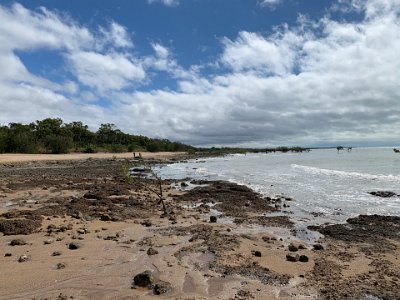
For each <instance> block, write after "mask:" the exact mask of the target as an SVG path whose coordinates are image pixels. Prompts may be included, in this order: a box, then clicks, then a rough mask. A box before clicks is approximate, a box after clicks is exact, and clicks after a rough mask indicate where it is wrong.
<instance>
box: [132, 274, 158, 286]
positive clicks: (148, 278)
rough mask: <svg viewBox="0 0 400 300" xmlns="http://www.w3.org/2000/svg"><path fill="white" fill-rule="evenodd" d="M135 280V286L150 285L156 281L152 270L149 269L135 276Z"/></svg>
mask: <svg viewBox="0 0 400 300" xmlns="http://www.w3.org/2000/svg"><path fill="white" fill-rule="evenodd" d="M133 282H134V285H135V286H140V287H148V286H149V285H152V284H153V283H154V277H153V275H152V274H151V271H148V270H147V271H144V272H143V273H139V274H137V275H136V276H135V277H134V278H133Z"/></svg>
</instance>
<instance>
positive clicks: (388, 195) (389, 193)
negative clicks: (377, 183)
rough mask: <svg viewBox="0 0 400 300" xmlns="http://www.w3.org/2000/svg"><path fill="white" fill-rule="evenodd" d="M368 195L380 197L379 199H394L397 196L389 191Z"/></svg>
mask: <svg viewBox="0 0 400 300" xmlns="http://www.w3.org/2000/svg"><path fill="white" fill-rule="evenodd" d="M368 194H370V195H372V196H376V197H381V198H390V197H396V196H399V195H397V194H396V193H394V192H391V191H375V192H368Z"/></svg>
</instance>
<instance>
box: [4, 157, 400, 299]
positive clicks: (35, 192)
mask: <svg viewBox="0 0 400 300" xmlns="http://www.w3.org/2000/svg"><path fill="white" fill-rule="evenodd" d="M131 155H132V154H131ZM132 156H133V155H132ZM132 156H131V157H129V156H128V158H124V157H118V156H117V157H114V158H112V159H100V158H99V159H85V160H66V161H58V162H56V163H55V162H46V161H38V162H26V163H24V162H22V161H20V162H19V163H18V164H17V165H4V166H3V167H1V169H0V214H1V215H0V231H1V232H3V233H0V266H1V272H0V282H1V285H0V299H45V298H46V299H154V298H161V299H181V300H183V299H187V300H189V299H235V300H239V299H343V298H349V299H366V298H367V297H377V298H370V299H399V297H400V291H399V290H398V288H397V287H398V283H399V282H398V278H400V273H399V270H400V261H399V259H400V252H399V245H400V241H399V239H400V235H399V230H400V218H391V219H386V218H381V217H360V218H356V219H354V220H350V221H349V224H347V225H338V226H339V227H338V226H334V227H330V226H322V227H315V228H311V229H312V230H317V231H320V232H321V233H323V234H324V235H325V238H324V239H322V240H321V241H319V244H321V246H322V248H323V249H320V250H315V249H314V244H315V242H310V241H305V240H301V239H300V238H299V237H297V236H296V231H295V230H294V225H295V224H294V223H293V222H292V221H291V220H290V216H287V215H285V214H283V213H282V212H280V211H279V207H281V205H282V204H285V203H288V204H289V203H290V201H295V199H282V198H280V197H271V198H266V197H264V196H262V195H259V194H257V193H255V192H254V191H252V190H251V189H248V188H247V187H244V186H239V185H236V184H232V183H228V182H222V181H221V182H208V181H191V180H186V181H174V180H163V182H162V184H163V191H164V196H165V198H166V200H165V203H166V208H167V211H164V210H163V209H162V206H161V204H160V203H159V200H158V197H157V195H156V194H155V193H154V192H152V191H154V190H157V188H159V186H158V184H157V182H156V181H155V180H150V179H144V178H134V179H130V178H129V177H127V176H126V174H125V173H124V172H125V171H126V166H133V165H138V164H141V163H142V162H140V161H137V160H133V157H132ZM143 157H144V158H145V159H146V156H145V155H143ZM183 158H184V155H183V154H179V155H178V156H174V155H172V156H170V155H169V154H168V155H167V156H163V157H162V158H161V157H154V156H153V157H152V158H151V163H157V162H159V163H165V162H168V161H170V162H172V161H175V160H181V159H183ZM51 160H52V161H53V159H51ZM148 160H149V161H150V158H148ZM277 204H279V205H277ZM277 214H278V215H279V214H280V215H279V216H277ZM211 216H216V217H217V218H216V222H210V217H211ZM368 226H371V227H368ZM371 229H374V230H371ZM274 232H275V233H274ZM276 232H279V234H277V233H276ZM384 232H391V233H392V234H383V233H384ZM369 233H370V234H369ZM18 240H19V241H18ZM10 243H11V244H17V245H14V246H11V245H10ZM71 243H76V248H78V249H70V248H71V247H72V248H74V246H70V244H71ZM317 248H318V247H317ZM149 249H151V250H149ZM290 250H291V251H290ZM294 250H296V251H294ZM287 255H289V256H290V257H293V258H294V259H295V260H296V259H298V258H299V257H300V256H302V257H303V262H301V261H295V262H292V261H290V260H288V258H287ZM296 255H298V257H296ZM304 257H306V258H307V260H305V259H304ZM19 260H20V261H21V262H19ZM145 270H149V271H151V274H152V276H153V285H150V286H148V287H137V286H134V285H133V279H134V277H135V276H136V275H137V274H139V273H141V272H143V271H145ZM160 287H163V288H161V289H160ZM159 291H161V292H162V293H161V295H155V292H159ZM163 292H165V293H163Z"/></svg>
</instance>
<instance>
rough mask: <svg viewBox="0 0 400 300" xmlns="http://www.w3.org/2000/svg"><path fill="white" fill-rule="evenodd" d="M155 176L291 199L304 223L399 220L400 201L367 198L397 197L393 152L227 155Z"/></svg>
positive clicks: (399, 180) (399, 166)
mask: <svg viewBox="0 0 400 300" xmlns="http://www.w3.org/2000/svg"><path fill="white" fill-rule="evenodd" d="M157 172H158V173H159V174H160V175H161V176H162V177H163V178H186V177H190V178H195V179H209V180H228V181H232V182H235V183H239V184H245V185H248V186H250V187H251V188H253V189H254V190H256V191H258V192H260V193H262V194H264V195H278V194H283V195H286V196H289V197H292V198H294V199H295V201H293V202H290V203H289V204H290V208H289V209H288V210H290V211H291V212H293V215H292V216H293V217H294V218H295V219H296V218H297V219H298V220H301V221H302V222H307V223H321V222H326V221H330V222H341V221H344V220H345V219H347V218H348V217H352V216H356V215H359V214H383V215H400V197H392V198H379V197H375V196H372V195H369V194H368V192H369V191H375V190H390V191H393V192H396V193H397V194H400V154H397V153H394V152H393V150H392V149H391V148H354V149H353V150H352V152H345V151H341V152H340V153H339V154H338V153H337V151H336V149H325V150H313V151H311V152H309V153H271V154H247V155H230V156H226V157H218V158H209V159H205V160H201V161H198V160H192V161H189V162H188V163H178V164H171V165H167V166H162V167H161V168H159V169H158V170H157ZM311 213H314V214H315V213H317V214H318V216H317V217H314V216H313V215H311Z"/></svg>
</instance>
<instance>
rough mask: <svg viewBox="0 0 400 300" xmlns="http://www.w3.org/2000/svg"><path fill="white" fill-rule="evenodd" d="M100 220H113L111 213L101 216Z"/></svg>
mask: <svg viewBox="0 0 400 300" xmlns="http://www.w3.org/2000/svg"><path fill="white" fill-rule="evenodd" d="M100 220H101V221H104V222H107V221H111V217H110V215H107V214H104V215H101V216H100Z"/></svg>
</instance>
